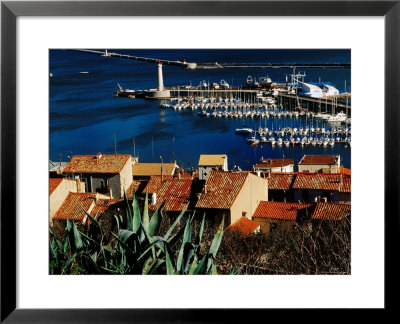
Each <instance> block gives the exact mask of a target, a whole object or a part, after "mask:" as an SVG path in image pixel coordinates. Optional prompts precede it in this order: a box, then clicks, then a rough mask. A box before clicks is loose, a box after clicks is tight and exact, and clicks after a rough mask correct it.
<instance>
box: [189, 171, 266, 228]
mask: <svg viewBox="0 0 400 324" xmlns="http://www.w3.org/2000/svg"><path fill="white" fill-rule="evenodd" d="M262 200H268V180H267V179H265V178H262V177H259V176H256V175H254V174H252V173H250V172H244V171H242V172H226V171H211V173H210V175H209V177H208V179H207V181H206V183H205V185H204V188H203V192H202V193H201V194H200V198H199V200H198V202H197V204H196V210H197V211H198V212H199V213H200V215H203V213H204V212H205V213H206V216H207V218H208V219H211V220H212V221H213V222H214V223H217V224H219V223H220V222H221V220H222V217H223V216H224V217H225V225H226V226H229V225H231V224H233V223H235V222H236V221H238V220H239V219H240V218H241V217H246V218H248V219H251V218H252V215H253V213H254V212H255V210H256V208H257V206H258V204H259V203H260V201H262Z"/></svg>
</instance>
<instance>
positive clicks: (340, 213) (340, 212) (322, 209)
mask: <svg viewBox="0 0 400 324" xmlns="http://www.w3.org/2000/svg"><path fill="white" fill-rule="evenodd" d="M350 214H351V205H349V204H336V203H325V202H320V203H318V204H317V207H315V210H314V213H313V215H312V217H311V218H312V219H316V220H317V219H319V220H334V221H338V220H342V219H343V218H345V217H348V216H350Z"/></svg>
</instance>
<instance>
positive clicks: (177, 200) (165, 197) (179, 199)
mask: <svg viewBox="0 0 400 324" xmlns="http://www.w3.org/2000/svg"><path fill="white" fill-rule="evenodd" d="M192 183H193V180H192V179H187V178H185V179H177V178H170V179H166V180H163V182H162V183H161V182H160V185H159V187H158V188H157V190H156V191H155V193H156V204H155V205H151V204H149V209H150V210H156V209H157V208H158V207H159V206H160V205H161V204H162V202H163V201H165V205H164V207H163V209H164V210H166V211H181V210H183V209H184V208H185V206H187V205H188V203H189V202H190V197H191V189H192Z"/></svg>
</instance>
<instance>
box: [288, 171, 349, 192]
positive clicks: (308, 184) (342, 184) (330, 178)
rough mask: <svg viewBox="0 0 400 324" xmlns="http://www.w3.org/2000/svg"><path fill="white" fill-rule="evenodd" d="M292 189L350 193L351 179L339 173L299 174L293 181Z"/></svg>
mask: <svg viewBox="0 0 400 324" xmlns="http://www.w3.org/2000/svg"><path fill="white" fill-rule="evenodd" d="M293 189H312V190H332V191H339V192H351V177H350V176H346V175H343V174H340V173H308V172H299V173H298V174H297V176H296V179H295V180H294V183H293Z"/></svg>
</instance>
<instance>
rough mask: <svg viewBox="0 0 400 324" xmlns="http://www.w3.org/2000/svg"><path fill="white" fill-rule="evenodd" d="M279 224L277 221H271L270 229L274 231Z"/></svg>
mask: <svg viewBox="0 0 400 324" xmlns="http://www.w3.org/2000/svg"><path fill="white" fill-rule="evenodd" d="M276 228H277V224H276V223H269V231H270V232H274V231H276Z"/></svg>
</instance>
